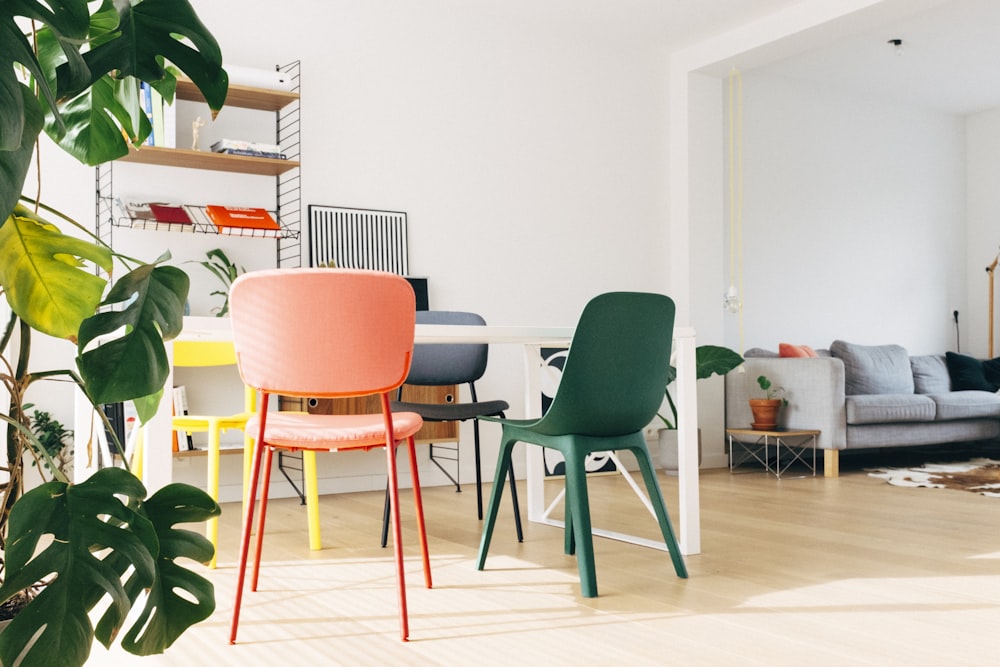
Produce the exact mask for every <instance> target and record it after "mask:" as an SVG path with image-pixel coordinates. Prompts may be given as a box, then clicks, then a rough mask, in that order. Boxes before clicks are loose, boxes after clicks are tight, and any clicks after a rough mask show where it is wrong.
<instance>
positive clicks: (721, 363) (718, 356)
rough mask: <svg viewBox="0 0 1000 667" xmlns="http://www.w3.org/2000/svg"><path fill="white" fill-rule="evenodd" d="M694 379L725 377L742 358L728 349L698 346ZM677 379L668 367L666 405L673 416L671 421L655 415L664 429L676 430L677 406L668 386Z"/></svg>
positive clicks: (672, 370) (716, 346)
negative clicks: (713, 376) (714, 376)
mask: <svg viewBox="0 0 1000 667" xmlns="http://www.w3.org/2000/svg"><path fill="white" fill-rule="evenodd" d="M694 352H695V379H696V380H703V379H705V378H707V377H711V376H712V375H715V374H716V373H718V374H719V375H725V374H726V373H728V372H729V371H731V370H733V369H734V368H736V367H737V366H739V365H740V364H742V363H743V357H742V356H740V355H739V354H738V353H736V352H734V351H733V350H730V349H729V348H728V347H722V346H720V345H699V346H698V347H697V348H695V351H694ZM675 379H677V369H676V368H675V367H673V366H671V367H670V372H669V373H668V374H667V387H668V388H667V390H666V394H667V403H668V404H669V406H670V413H671V414H672V415H673V420H672V421H671V420H670V419H667V418H666V417H664V416H663V415H662V414H660V413H657V416H658V417H659V418H660V420H661V421H662V422H663V427H664V428H666V429H671V430H673V429H676V428H677V406H676V405H675V404H674V399H673V397H672V396H671V395H670V389H669V386H670V384H671V383H673V381H674V380H675Z"/></svg>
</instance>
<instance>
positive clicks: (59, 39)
mask: <svg viewBox="0 0 1000 667" xmlns="http://www.w3.org/2000/svg"><path fill="white" fill-rule="evenodd" d="M90 4H92V3H90V2H88V1H87V0H49V1H46V2H39V1H38V0H4V2H0V99H3V100H4V103H3V104H0V174H2V175H3V176H4V177H5V178H3V179H0V211H2V212H3V213H4V214H5V213H6V212H8V211H11V210H12V209H13V207H14V205H15V204H16V202H17V198H18V196H19V195H20V193H21V188H22V186H23V184H24V178H25V174H26V173H27V169H28V165H29V160H28V158H29V157H30V146H32V145H33V144H34V142H35V139H36V138H37V136H38V134H39V132H40V131H41V129H42V126H41V125H40V124H39V123H38V120H40V119H42V118H43V117H47V119H48V120H47V122H46V123H45V125H44V127H45V131H46V133H47V134H49V136H51V137H52V139H53V140H54V141H56V142H57V143H59V145H60V146H61V147H62V148H63V149H64V150H66V151H67V152H69V153H70V154H72V155H73V156H74V157H76V158H77V159H78V160H80V161H81V162H84V163H85V164H90V165H96V164H101V163H103V162H107V161H110V160H114V159H116V158H119V157H121V156H123V155H125V153H126V152H127V151H128V150H129V142H130V141H131V142H134V143H141V142H142V140H143V139H144V138H145V136H146V135H148V134H149V122H148V120H147V119H146V117H145V116H144V115H141V114H137V113H135V110H136V108H137V107H136V105H135V104H134V102H133V100H134V99H137V95H136V91H137V89H138V85H139V84H138V82H139V80H143V81H148V82H150V83H152V84H154V85H155V86H156V88H157V90H159V91H160V92H162V93H165V95H166V96H167V98H168V99H169V98H170V96H171V93H170V91H172V89H173V86H174V85H175V83H176V79H175V77H174V74H173V73H172V72H171V71H170V70H169V69H168V68H167V64H166V63H167V62H170V63H171V64H172V65H173V66H175V67H176V68H178V69H179V70H180V71H182V72H183V73H184V74H186V75H187V76H188V77H190V78H191V80H192V81H193V82H194V83H195V85H197V86H198V88H199V89H200V90H201V92H202V94H203V95H204V97H205V100H206V101H207V102H208V105H209V107H210V108H211V109H212V114H213V117H214V115H215V114H216V113H217V112H218V110H219V109H220V108H221V107H222V104H223V103H224V101H225V98H226V93H227V91H228V87H229V80H228V77H227V75H226V72H225V70H223V69H222V54H221V52H220V50H219V45H218V43H217V42H216V40H215V38H214V37H213V36H212V34H211V33H210V32H209V31H208V29H207V28H206V27H205V26H204V24H202V22H201V20H200V19H199V18H198V16H197V14H196V13H195V11H194V9H193V8H192V7H191V4H190V3H189V2H188V0H105V1H104V3H103V4H102V5H101V6H100V7H99V8H98V9H97V10H96V11H95V12H94V13H93V15H91V14H90V12H89V5H90ZM21 17H24V18H29V19H34V20H36V21H38V22H39V24H40V25H41V26H42V28H41V29H40V30H39V33H38V53H37V54H36V53H35V52H34V50H33V48H32V45H31V43H30V42H29V41H28V40H27V39H26V38H25V36H24V34H23V33H22V29H21V26H20V25H19V24H18V22H19V20H20V19H21ZM177 36H181V37H182V38H184V39H178V37H177ZM15 64H20V65H22V66H23V67H24V69H25V70H26V71H27V72H28V73H29V74H30V75H31V78H32V83H34V84H36V85H37V86H38V88H39V96H38V97H37V98H36V97H35V96H34V94H33V93H32V92H31V89H30V88H29V87H27V86H26V85H25V84H24V83H23V82H21V81H19V80H18V78H17V76H16V75H15V67H14V66H15ZM64 112H65V113H64ZM29 120H30V121H31V122H28V121H29ZM123 132H124V135H123Z"/></svg>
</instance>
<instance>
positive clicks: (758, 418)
mask: <svg viewBox="0 0 1000 667" xmlns="http://www.w3.org/2000/svg"><path fill="white" fill-rule="evenodd" d="M757 384H758V385H759V386H760V388H761V390H762V391H763V392H764V395H765V398H751V399H750V411H751V412H752V413H753V422H752V423H751V424H750V427H751V428H752V429H754V430H755V431H773V430H774V429H775V428H777V426H778V410H780V409H781V408H782V407H783V406H785V405H788V401H787V400H786V399H785V397H784V393H785V390H784V388H782V387H775V386H774V384H773V383H772V382H771V380H769V379H768V378H767V376H765V375H760V376H758V377H757Z"/></svg>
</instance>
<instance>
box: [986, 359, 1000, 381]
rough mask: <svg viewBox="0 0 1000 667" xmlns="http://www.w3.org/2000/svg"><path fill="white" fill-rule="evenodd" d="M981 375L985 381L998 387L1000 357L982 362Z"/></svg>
mask: <svg viewBox="0 0 1000 667" xmlns="http://www.w3.org/2000/svg"><path fill="white" fill-rule="evenodd" d="M983 375H984V376H985V377H986V381H987V382H989V383H990V384H993V385H996V386H997V387H998V388H1000V357H997V358H996V359H987V360H986V361H984V362H983Z"/></svg>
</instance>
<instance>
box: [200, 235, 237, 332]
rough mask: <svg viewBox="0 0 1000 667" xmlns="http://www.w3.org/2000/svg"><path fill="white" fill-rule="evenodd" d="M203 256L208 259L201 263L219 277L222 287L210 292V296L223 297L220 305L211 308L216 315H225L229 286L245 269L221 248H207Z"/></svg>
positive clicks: (227, 308) (227, 312) (227, 310)
mask: <svg viewBox="0 0 1000 667" xmlns="http://www.w3.org/2000/svg"><path fill="white" fill-rule="evenodd" d="M205 256H206V257H208V259H207V260H206V261H203V262H201V265H202V266H203V267H205V268H206V269H208V270H209V271H211V272H212V275H214V276H215V277H216V278H218V279H219V282H221V283H222V287H223V289H220V290H216V291H214V292H212V296H221V297H222V298H223V302H222V306H221V307H219V308H213V309H212V310H214V311H216V313H215V316H216V317H225V316H226V315H228V314H229V288H230V287H232V286H233V281H234V280H236V279H237V278H238V277H239V276H240V274H241V273H246V271H247V270H246V269H244V268H243V267H242V266H237V265H236V264H234V263H233V262H232V261H231V260H230V259H229V257H228V256H227V255H226V253H224V252H223V251H222V249H221V248H215V249H213V250H209V251H208V252H207V253H205Z"/></svg>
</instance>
